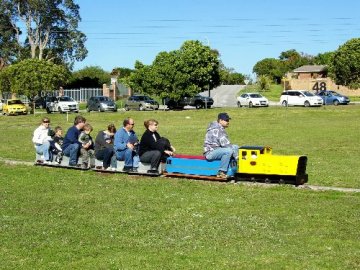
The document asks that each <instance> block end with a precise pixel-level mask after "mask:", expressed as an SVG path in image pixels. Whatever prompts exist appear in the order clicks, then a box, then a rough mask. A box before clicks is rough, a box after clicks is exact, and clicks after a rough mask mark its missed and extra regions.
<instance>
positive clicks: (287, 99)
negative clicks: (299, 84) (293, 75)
mask: <svg viewBox="0 0 360 270" xmlns="http://www.w3.org/2000/svg"><path fill="white" fill-rule="evenodd" d="M280 104H281V105H282V106H285V107H286V106H305V107H310V106H321V105H322V104H323V100H322V98H321V97H318V96H316V95H314V94H313V93H311V92H309V91H307V90H287V91H284V92H282V94H281V97H280Z"/></svg>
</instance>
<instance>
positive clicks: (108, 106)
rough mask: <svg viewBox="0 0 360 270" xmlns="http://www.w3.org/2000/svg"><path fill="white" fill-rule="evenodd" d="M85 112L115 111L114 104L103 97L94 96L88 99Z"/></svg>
mask: <svg viewBox="0 0 360 270" xmlns="http://www.w3.org/2000/svg"><path fill="white" fill-rule="evenodd" d="M86 110H87V111H88V112H90V111H98V112H105V111H112V112H116V111H117V105H116V103H115V102H114V101H113V100H112V99H110V98H109V97H105V96H95V97H91V98H89V100H88V102H87V104H86Z"/></svg>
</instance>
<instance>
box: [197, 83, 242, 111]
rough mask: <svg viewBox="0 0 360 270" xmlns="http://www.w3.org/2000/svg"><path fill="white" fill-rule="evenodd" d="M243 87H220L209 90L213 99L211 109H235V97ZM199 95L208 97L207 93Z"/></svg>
mask: <svg viewBox="0 0 360 270" xmlns="http://www.w3.org/2000/svg"><path fill="white" fill-rule="evenodd" d="M244 87H245V85H221V86H218V87H216V88H214V89H212V90H210V96H211V97H212V98H213V99H214V105H213V107H236V106H237V105H236V96H237V93H239V91H240V90H241V89H243V88H244ZM200 95H203V96H208V95H209V92H208V91H204V92H201V93H200Z"/></svg>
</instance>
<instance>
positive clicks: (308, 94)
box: [302, 91, 315, 97]
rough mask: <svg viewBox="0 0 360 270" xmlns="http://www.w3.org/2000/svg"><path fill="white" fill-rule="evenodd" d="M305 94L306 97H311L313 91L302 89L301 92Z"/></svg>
mask: <svg viewBox="0 0 360 270" xmlns="http://www.w3.org/2000/svg"><path fill="white" fill-rule="evenodd" d="M302 93H303V94H304V95H305V96H307V97H313V96H315V95H314V94H313V93H310V92H309V91H304V92H302Z"/></svg>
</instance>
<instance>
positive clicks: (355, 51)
mask: <svg viewBox="0 0 360 270" xmlns="http://www.w3.org/2000/svg"><path fill="white" fill-rule="evenodd" d="M330 73H331V74H332V76H333V77H334V80H335V82H336V84H341V85H345V86H349V87H350V88H353V89H355V88H359V87H360V38H353V39H350V40H349V41H347V42H346V43H345V44H343V45H342V46H340V47H339V48H338V49H337V50H336V51H335V52H334V56H333V61H332V64H331V65H330Z"/></svg>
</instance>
